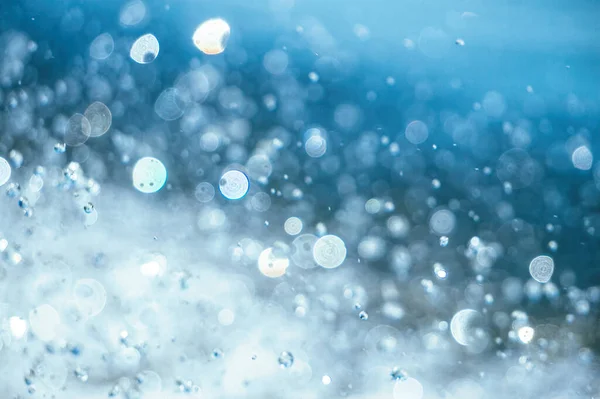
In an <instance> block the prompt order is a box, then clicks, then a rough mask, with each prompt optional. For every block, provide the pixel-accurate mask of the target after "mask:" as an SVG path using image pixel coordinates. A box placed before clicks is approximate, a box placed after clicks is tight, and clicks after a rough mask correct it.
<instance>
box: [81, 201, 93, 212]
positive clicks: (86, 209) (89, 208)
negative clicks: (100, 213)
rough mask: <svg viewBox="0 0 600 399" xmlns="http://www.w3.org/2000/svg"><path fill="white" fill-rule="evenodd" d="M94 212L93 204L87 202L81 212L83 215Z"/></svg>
mask: <svg viewBox="0 0 600 399" xmlns="http://www.w3.org/2000/svg"><path fill="white" fill-rule="evenodd" d="M93 210H94V204H92V203H91V202H88V203H87V204H85V205H84V206H83V211H84V212H85V213H92V212H93Z"/></svg>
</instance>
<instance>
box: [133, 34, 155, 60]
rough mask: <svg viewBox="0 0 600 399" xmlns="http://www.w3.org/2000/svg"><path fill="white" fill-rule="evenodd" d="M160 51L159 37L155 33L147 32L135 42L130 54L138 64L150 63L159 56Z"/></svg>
mask: <svg viewBox="0 0 600 399" xmlns="http://www.w3.org/2000/svg"><path fill="white" fill-rule="evenodd" d="M159 51H160V45H159V43H158V39H156V37H155V36H154V35H153V34H151V33H147V34H145V35H143V36H140V37H139V38H138V39H137V40H136V41H135V42H134V43H133V45H132V46H131V50H130V51H129V56H130V57H131V59H132V60H134V61H135V62H137V63H138V64H149V63H151V62H152V61H154V60H155V59H156V57H158V53H159Z"/></svg>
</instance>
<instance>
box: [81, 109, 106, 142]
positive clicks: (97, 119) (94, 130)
mask: <svg viewBox="0 0 600 399" xmlns="http://www.w3.org/2000/svg"><path fill="white" fill-rule="evenodd" d="M83 115H84V116H85V117H86V118H87V120H88V121H89V122H90V127H91V130H90V137H99V136H102V135H103V134H104V133H106V132H108V129H110V125H111V124H112V114H111V112H110V110H109V109H108V107H107V106H106V105H104V104H103V103H101V102H99V101H96V102H95V103H92V104H91V105H90V106H89V107H87V109H86V110H85V112H84V113H83Z"/></svg>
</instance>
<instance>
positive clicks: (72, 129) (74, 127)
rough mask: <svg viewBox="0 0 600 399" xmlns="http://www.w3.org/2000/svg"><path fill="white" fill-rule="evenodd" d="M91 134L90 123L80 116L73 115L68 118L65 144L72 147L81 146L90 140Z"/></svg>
mask: <svg viewBox="0 0 600 399" xmlns="http://www.w3.org/2000/svg"><path fill="white" fill-rule="evenodd" d="M91 133H92V126H91V125H90V121H88V119H87V118H86V117H85V116H83V115H81V114H75V115H73V116H72V117H71V118H69V121H68V122H67V125H66V127H65V143H66V144H67V145H70V146H72V147H76V146H79V145H82V144H83V143H85V142H86V141H87V140H88V139H89V138H90V134H91Z"/></svg>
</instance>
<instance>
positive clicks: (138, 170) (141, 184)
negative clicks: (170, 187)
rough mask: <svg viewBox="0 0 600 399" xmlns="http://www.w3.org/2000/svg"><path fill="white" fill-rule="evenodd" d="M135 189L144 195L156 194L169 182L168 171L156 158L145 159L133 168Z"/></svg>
mask: <svg viewBox="0 0 600 399" xmlns="http://www.w3.org/2000/svg"><path fill="white" fill-rule="evenodd" d="M132 176H133V187H135V188H136V189H137V190H138V191H141V192H142V193H146V194H148V193H155V192H157V191H158V190H160V189H161V188H162V187H163V186H164V184H165V182H166V181H167V169H166V168H165V166H164V165H163V163H162V162H160V161H159V160H158V159H156V158H152V157H144V158H142V159H140V160H139V161H137V162H136V164H135V166H134V167H133V174H132Z"/></svg>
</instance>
